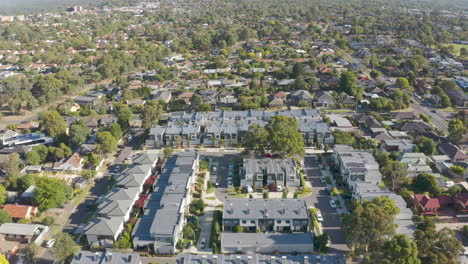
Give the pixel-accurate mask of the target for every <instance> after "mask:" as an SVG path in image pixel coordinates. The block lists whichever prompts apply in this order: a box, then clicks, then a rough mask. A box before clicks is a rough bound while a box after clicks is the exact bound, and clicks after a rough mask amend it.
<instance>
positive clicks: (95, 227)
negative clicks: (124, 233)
mask: <svg viewBox="0 0 468 264" xmlns="http://www.w3.org/2000/svg"><path fill="white" fill-rule="evenodd" d="M123 222H124V219H123V217H96V218H94V219H93V221H91V222H89V223H88V224H87V225H86V226H85V227H84V228H83V230H84V233H85V234H87V235H97V236H112V237H115V236H116V235H117V234H118V232H119V228H120V226H122V225H123Z"/></svg>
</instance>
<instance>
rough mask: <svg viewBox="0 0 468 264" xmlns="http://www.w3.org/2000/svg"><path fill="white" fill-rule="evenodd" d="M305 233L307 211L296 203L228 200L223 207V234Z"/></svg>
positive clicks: (297, 200) (302, 202) (297, 201)
mask: <svg viewBox="0 0 468 264" xmlns="http://www.w3.org/2000/svg"><path fill="white" fill-rule="evenodd" d="M237 226H240V227H241V228H242V230H243V231H244V232H248V233H256V232H267V233H268V232H275V233H289V232H307V231H308V230H309V211H308V210H307V204H306V202H305V200H299V199H281V200H267V199H227V200H226V201H225V203H224V209H223V220H222V230H223V232H236V228H238V227H237Z"/></svg>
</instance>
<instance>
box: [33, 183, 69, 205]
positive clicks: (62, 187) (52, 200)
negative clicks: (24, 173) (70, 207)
mask: <svg viewBox="0 0 468 264" xmlns="http://www.w3.org/2000/svg"><path fill="white" fill-rule="evenodd" d="M71 195H72V189H71V187H70V186H68V185H67V184H66V183H65V182H64V181H63V180H59V179H52V178H48V177H40V178H38V179H37V180H36V192H35V196H34V201H35V202H36V204H37V205H38V207H39V209H40V210H42V211H43V210H47V209H50V208H57V207H60V206H62V205H63V204H65V202H66V201H68V199H70V197H71Z"/></svg>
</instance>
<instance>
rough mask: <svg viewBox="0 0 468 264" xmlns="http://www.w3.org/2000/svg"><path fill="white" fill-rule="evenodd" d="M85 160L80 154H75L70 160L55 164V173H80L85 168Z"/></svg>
mask: <svg viewBox="0 0 468 264" xmlns="http://www.w3.org/2000/svg"><path fill="white" fill-rule="evenodd" d="M83 161H84V158H83V157H82V156H81V155H80V154H79V153H78V152H75V153H73V154H72V155H71V156H70V157H69V158H68V159H65V158H64V159H62V160H60V161H58V162H55V163H54V167H53V170H54V171H73V172H80V171H81V169H82V168H83Z"/></svg>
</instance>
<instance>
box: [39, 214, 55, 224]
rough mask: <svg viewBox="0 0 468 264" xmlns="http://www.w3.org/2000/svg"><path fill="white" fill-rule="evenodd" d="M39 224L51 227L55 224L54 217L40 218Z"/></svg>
mask: <svg viewBox="0 0 468 264" xmlns="http://www.w3.org/2000/svg"><path fill="white" fill-rule="evenodd" d="M41 223H42V224H44V225H48V226H51V225H53V224H55V217H53V216H50V215H48V216H46V217H44V218H42V221H41Z"/></svg>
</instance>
